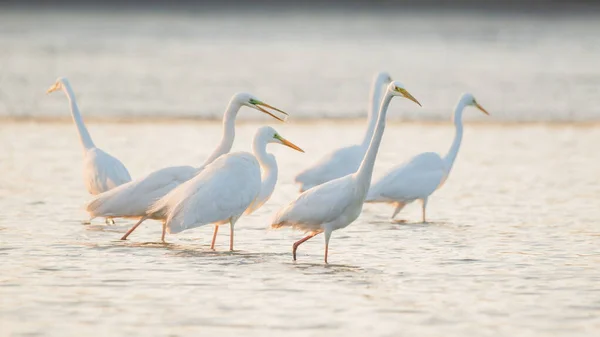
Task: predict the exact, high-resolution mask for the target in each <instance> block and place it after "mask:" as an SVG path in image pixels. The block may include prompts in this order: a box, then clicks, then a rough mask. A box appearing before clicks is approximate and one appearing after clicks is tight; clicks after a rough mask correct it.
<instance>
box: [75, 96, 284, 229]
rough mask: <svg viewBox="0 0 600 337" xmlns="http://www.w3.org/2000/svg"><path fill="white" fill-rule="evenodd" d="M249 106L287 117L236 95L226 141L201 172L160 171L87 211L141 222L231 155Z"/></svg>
mask: <svg viewBox="0 0 600 337" xmlns="http://www.w3.org/2000/svg"><path fill="white" fill-rule="evenodd" d="M242 106H247V107H250V108H253V109H256V110H258V111H261V112H263V113H265V114H268V115H270V116H271V117H273V118H275V119H278V120H280V121H283V120H284V119H282V118H279V117H277V116H276V115H274V114H273V113H272V112H269V111H268V110H265V108H268V109H272V110H275V111H278V112H280V113H282V114H284V115H287V113H285V112H284V111H282V110H279V109H277V108H275V107H272V106H270V105H268V104H266V103H264V102H262V101H260V100H258V99H257V98H256V97H254V96H252V95H250V94H247V93H238V94H235V95H234V96H233V97H232V98H231V101H230V102H229V106H228V107H227V110H226V111H225V115H224V116H223V137H222V139H221V142H220V143H219V145H218V146H217V147H216V148H215V150H214V151H213V153H212V154H211V155H210V156H209V157H208V158H207V159H206V160H205V161H204V164H202V166H200V167H199V168H196V167H192V166H173V167H167V168H163V169H160V170H158V171H154V172H152V173H150V174H148V175H147V176H145V177H142V178H139V179H136V180H133V181H131V182H129V183H127V184H123V185H121V186H119V187H117V188H115V189H112V190H110V191H108V192H105V193H102V194H100V195H98V196H96V197H95V198H94V199H93V200H92V201H90V202H89V203H88V205H87V207H86V210H87V212H88V213H89V214H90V215H91V216H92V217H98V216H105V217H106V216H108V217H123V218H140V217H143V216H144V215H146V210H147V209H148V208H149V207H150V206H152V204H153V203H155V202H156V201H157V200H159V199H160V198H162V197H163V196H165V195H166V194H167V193H169V192H170V191H171V190H173V189H174V188H175V187H177V186H178V185H179V184H181V183H183V182H185V181H188V180H190V179H192V178H193V177H194V176H195V175H196V174H198V172H200V171H201V170H202V169H203V168H204V167H205V166H206V165H208V164H210V163H212V162H213V161H214V160H215V159H217V158H218V157H220V156H221V155H223V154H225V153H228V152H229V151H230V150H231V146H232V145H233V140H234V138H235V119H236V116H237V114H238V111H239V109H240V108H241V107H242Z"/></svg>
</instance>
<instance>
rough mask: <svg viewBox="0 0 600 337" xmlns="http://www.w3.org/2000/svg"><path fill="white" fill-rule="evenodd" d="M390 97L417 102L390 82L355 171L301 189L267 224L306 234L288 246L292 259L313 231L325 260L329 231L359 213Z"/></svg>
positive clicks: (371, 171) (346, 222)
mask: <svg viewBox="0 0 600 337" xmlns="http://www.w3.org/2000/svg"><path fill="white" fill-rule="evenodd" d="M394 96H402V97H405V98H408V99H410V100H411V101H413V102H415V103H417V104H419V105H421V104H420V103H419V102H418V101H417V100H416V99H415V98H414V97H413V96H411V95H410V94H409V93H408V91H406V89H404V86H403V85H402V84H401V83H400V82H396V81H394V82H392V83H390V85H389V86H388V87H387V91H386V93H385V95H384V97H383V100H382V102H381V106H380V108H379V116H378V118H377V124H376V126H375V132H374V133H373V137H372V138H371V143H370V144H369V149H368V150H367V152H366V153H365V155H364V158H363V160H362V163H361V164H360V167H359V168H358V170H357V171H356V172H355V173H353V174H349V175H346V176H344V177H341V178H337V179H335V180H331V181H329V182H327V183H324V184H322V185H319V186H315V187H313V188H311V189H309V190H308V191H305V192H303V193H302V194H300V195H299V196H298V198H296V200H294V201H293V202H291V203H290V204H289V205H287V206H286V207H284V208H282V209H281V210H280V211H279V212H278V213H277V215H276V216H275V218H274V220H273V222H272V224H271V227H272V228H281V227H293V228H296V229H300V230H303V231H305V232H308V233H309V235H308V236H306V237H305V238H303V239H301V240H300V241H297V242H296V243H294V245H293V249H292V254H293V258H294V261H295V260H296V250H297V249H298V246H299V245H300V244H302V243H303V242H305V241H306V240H308V239H310V238H312V237H314V236H315V235H317V234H320V233H325V263H327V253H328V250H329V238H330V237H331V232H333V231H334V230H337V229H341V228H345V227H346V226H348V225H349V224H351V223H352V222H353V221H354V220H356V218H358V216H359V215H360V212H361V210H362V207H363V202H364V201H365V197H366V196H367V192H368V190H369V185H371V176H372V174H373V165H374V164H375V159H376V157H377V151H378V149H379V144H380V143H381V138H382V136H383V130H384V128H385V117H386V113H387V108H388V106H389V104H390V102H391V100H392V98H393V97H394Z"/></svg>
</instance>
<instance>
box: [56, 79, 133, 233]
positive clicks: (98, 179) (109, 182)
mask: <svg viewBox="0 0 600 337" xmlns="http://www.w3.org/2000/svg"><path fill="white" fill-rule="evenodd" d="M58 90H63V91H64V93H65V94H66V95H67V98H68V99H69V103H70V105H71V116H72V117H73V122H75V126H76V127H77V132H78V133H79V140H80V141H81V145H82V146H83V181H84V183H85V187H86V188H87V191H88V192H89V193H90V194H92V195H97V194H100V193H103V192H106V191H109V190H111V189H113V188H115V187H117V186H119V185H122V184H124V183H127V182H129V181H131V176H130V175H129V171H127V168H125V165H123V163H121V162H120V161H119V160H118V159H117V158H115V157H113V156H111V155H110V154H108V153H106V152H104V151H102V150H101V149H99V148H97V147H96V145H95V144H94V142H93V141H92V137H91V136H90V133H89V132H88V130H87V128H86V127H85V124H84V123H83V118H82V117H81V113H80V112H79V107H78V106H77V101H76V100H75V93H74V92H73V88H72V87H71V83H70V82H69V80H68V79H67V78H65V77H61V78H59V79H58V80H56V82H55V83H54V84H53V85H52V86H51V87H50V89H48V90H47V91H46V93H47V94H50V93H52V92H54V91H58ZM109 219H110V217H107V222H108V221H109Z"/></svg>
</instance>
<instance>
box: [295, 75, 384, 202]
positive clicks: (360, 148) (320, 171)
mask: <svg viewBox="0 0 600 337" xmlns="http://www.w3.org/2000/svg"><path fill="white" fill-rule="evenodd" d="M391 81H392V79H391V77H390V75H389V74H388V73H386V72H381V73H379V74H377V75H375V78H374V79H373V84H372V87H371V94H370V100H369V109H368V124H367V130H366V132H365V136H364V138H363V141H362V143H361V144H358V145H351V146H346V147H342V148H339V149H337V150H334V151H332V152H331V153H329V154H327V155H325V156H324V157H323V158H321V159H320V160H319V161H317V162H316V163H315V164H313V165H312V166H310V167H309V168H307V169H305V170H304V171H302V172H300V173H299V174H298V175H297V176H296V178H295V182H296V183H298V184H300V192H304V191H306V190H308V189H310V188H312V187H315V186H318V185H321V184H323V183H326V182H328V181H330V180H333V179H337V178H340V177H343V176H346V175H348V174H352V173H354V172H356V170H358V167H359V166H360V163H361V162H362V160H363V157H364V156H365V153H366V152H367V149H368V148H369V144H370V143H371V138H372V137H373V132H374V130H375V123H376V122H377V116H378V111H379V103H380V102H381V92H382V91H383V90H385V88H386V86H387V85H388V84H389V83H390V82H391Z"/></svg>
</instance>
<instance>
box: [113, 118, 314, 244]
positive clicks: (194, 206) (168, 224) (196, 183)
mask: <svg viewBox="0 0 600 337" xmlns="http://www.w3.org/2000/svg"><path fill="white" fill-rule="evenodd" d="M268 143H278V144H283V145H286V146H289V147H291V148H293V149H296V150H299V151H302V150H301V149H300V148H298V147H297V146H295V145H294V144H292V143H290V142H289V141H287V140H286V139H284V138H283V137H281V136H280V135H279V134H278V133H277V132H276V131H275V130H274V129H273V128H271V127H262V128H260V129H259V130H258V131H257V133H256V136H255V138H254V143H253V153H254V154H250V153H247V152H236V153H230V154H226V155H223V156H221V157H219V158H218V159H216V160H215V161H214V162H213V163H211V164H209V165H207V166H206V167H205V168H204V169H203V170H202V171H201V172H200V173H198V174H197V175H196V176H195V177H193V178H192V179H190V180H189V181H186V182H184V183H183V184H181V185H179V186H178V187H176V188H175V189H173V190H172V191H171V192H169V193H168V194H167V195H165V196H164V197H163V198H161V199H160V200H159V201H157V202H156V203H155V204H154V205H152V207H150V208H149V209H148V210H147V212H146V214H145V216H144V217H143V218H142V220H140V221H139V222H138V223H137V224H135V225H134V226H133V227H132V228H131V229H130V230H129V231H128V232H127V233H126V234H125V235H124V236H123V237H122V239H126V238H127V236H129V234H131V233H132V232H133V231H134V230H135V228H137V226H139V224H140V223H141V222H142V221H143V220H145V219H146V218H152V219H161V220H163V236H162V238H163V240H164V233H165V231H168V232H169V233H171V234H175V233H179V232H182V231H184V230H187V229H192V228H195V227H200V226H204V225H207V224H214V225H215V226H216V227H215V232H214V235H213V241H212V245H211V248H213V249H214V243H215V238H216V235H217V231H218V226H219V225H222V224H226V223H229V224H230V225H231V241H230V249H231V250H233V230H234V225H235V223H236V221H237V220H238V219H239V218H240V217H241V216H242V214H244V213H245V212H246V210H247V209H248V208H249V207H251V205H253V203H255V202H259V203H260V205H262V204H264V202H266V200H268V198H269V197H270V195H271V193H272V192H273V189H274V184H273V185H271V183H270V182H269V183H267V182H265V181H261V169H262V170H263V171H265V172H266V171H267V170H268V169H269V168H271V167H270V166H271V165H272V162H271V161H270V160H269V159H270V156H272V155H270V154H268V153H267V152H266V146H267V144H268ZM263 191H264V193H262V192H263ZM258 207H259V206H257V207H256V208H258ZM256 208H255V209H256Z"/></svg>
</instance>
